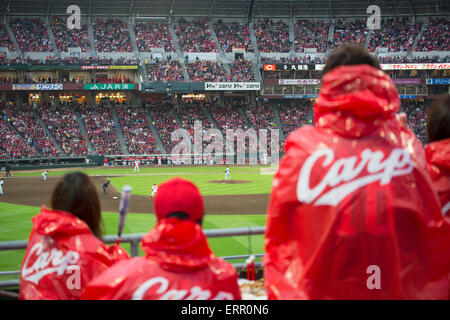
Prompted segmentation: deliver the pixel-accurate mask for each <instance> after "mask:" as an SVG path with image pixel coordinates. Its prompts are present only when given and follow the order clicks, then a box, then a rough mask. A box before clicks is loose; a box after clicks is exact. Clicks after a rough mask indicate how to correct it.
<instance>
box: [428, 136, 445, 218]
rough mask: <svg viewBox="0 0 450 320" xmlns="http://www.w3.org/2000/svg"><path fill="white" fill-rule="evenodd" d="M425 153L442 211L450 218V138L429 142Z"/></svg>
mask: <svg viewBox="0 0 450 320" xmlns="http://www.w3.org/2000/svg"><path fill="white" fill-rule="evenodd" d="M425 154H426V156H427V161H428V172H429V173H430V176H431V180H433V184H434V187H435V188H436V191H437V193H438V195H439V199H440V200H441V205H442V213H443V214H445V215H446V217H447V218H448V219H450V215H449V212H450V138H448V139H444V140H440V141H435V142H433V143H430V144H428V145H427V146H426V148H425Z"/></svg>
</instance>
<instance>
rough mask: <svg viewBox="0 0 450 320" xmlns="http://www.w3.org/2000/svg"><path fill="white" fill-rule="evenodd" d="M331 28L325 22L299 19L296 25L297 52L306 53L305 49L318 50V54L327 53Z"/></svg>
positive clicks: (295, 42) (295, 41)
mask: <svg viewBox="0 0 450 320" xmlns="http://www.w3.org/2000/svg"><path fill="white" fill-rule="evenodd" d="M329 27H330V26H329V24H328V23H327V22H325V21H323V20H321V21H311V20H306V19H298V20H297V23H296V24H295V25H294V35H295V40H294V44H295V51H296V52H304V49H305V48H308V49H309V48H317V52H326V51H327V45H328V41H327V39H328V30H329Z"/></svg>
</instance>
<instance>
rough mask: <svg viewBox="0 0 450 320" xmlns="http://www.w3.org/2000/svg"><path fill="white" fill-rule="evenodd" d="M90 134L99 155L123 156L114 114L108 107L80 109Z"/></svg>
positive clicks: (89, 136)
mask: <svg viewBox="0 0 450 320" xmlns="http://www.w3.org/2000/svg"><path fill="white" fill-rule="evenodd" d="M80 114H81V118H82V119H83V122H84V125H85V127H86V132H87V134H88V139H89V141H90V142H91V143H92V145H93V147H94V149H95V151H96V152H97V153H98V154H99V155H111V154H121V153H122V150H121V148H120V142H119V138H118V134H117V128H116V124H115V123H114V120H113V119H112V112H111V109H110V108H109V107H106V106H82V107H81V108H80Z"/></svg>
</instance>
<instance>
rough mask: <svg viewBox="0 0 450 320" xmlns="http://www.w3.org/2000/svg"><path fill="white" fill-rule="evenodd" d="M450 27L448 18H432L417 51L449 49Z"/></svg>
mask: <svg viewBox="0 0 450 320" xmlns="http://www.w3.org/2000/svg"><path fill="white" fill-rule="evenodd" d="M449 50H450V28H449V19H447V18H430V21H429V23H428V24H427V25H426V26H425V30H424V32H423V34H422V37H421V39H420V40H419V42H418V43H417V47H416V51H449Z"/></svg>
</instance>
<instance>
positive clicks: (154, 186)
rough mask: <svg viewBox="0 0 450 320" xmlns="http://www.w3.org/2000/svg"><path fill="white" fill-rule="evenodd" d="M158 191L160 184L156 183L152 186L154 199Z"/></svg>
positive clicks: (151, 197)
mask: <svg viewBox="0 0 450 320" xmlns="http://www.w3.org/2000/svg"><path fill="white" fill-rule="evenodd" d="M157 191H158V186H157V185H156V183H155V184H154V185H153V187H152V195H151V196H150V199H153V196H154V195H155V194H156V192H157Z"/></svg>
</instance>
